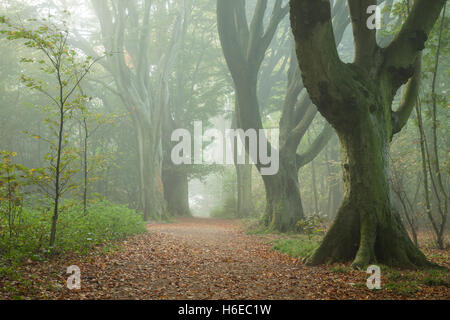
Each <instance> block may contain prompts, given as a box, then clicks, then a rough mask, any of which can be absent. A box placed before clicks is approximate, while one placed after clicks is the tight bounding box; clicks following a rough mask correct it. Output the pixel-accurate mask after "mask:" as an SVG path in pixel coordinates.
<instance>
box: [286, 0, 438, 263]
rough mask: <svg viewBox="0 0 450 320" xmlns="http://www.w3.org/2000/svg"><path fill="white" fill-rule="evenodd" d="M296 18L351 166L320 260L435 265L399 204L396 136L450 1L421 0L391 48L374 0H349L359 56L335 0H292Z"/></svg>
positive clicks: (305, 65) (305, 58)
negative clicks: (346, 39)
mask: <svg viewBox="0 0 450 320" xmlns="http://www.w3.org/2000/svg"><path fill="white" fill-rule="evenodd" d="M290 3H291V25H292V29H293V33H294V37H295V41H296V48H297V57H298V61H299V65H300V69H301V70H302V77H303V81H304V84H305V87H306V88H307V89H308V92H309V94H310V97H311V100H312V101H313V102H314V103H315V104H316V106H317V108H318V109H319V111H320V112H321V114H322V115H323V116H324V117H325V118H326V119H327V121H328V122H330V123H331V124H332V125H333V127H334V128H335V129H336V131H337V133H338V136H339V139H340V143H341V154H342V163H343V171H344V188H345V196H344V201H343V203H342V205H341V208H340V209H339V212H338V214H337V216H336V219H335V221H334V222H333V225H332V226H331V228H330V230H329V231H328V233H327V234H326V236H325V238H324V240H323V242H322V243H321V245H320V246H319V248H318V249H317V250H316V251H315V252H314V253H313V255H312V256H311V257H310V258H309V260H308V263H309V264H312V265H316V264H321V263H326V262H334V261H348V260H353V266H354V267H357V268H361V267H363V266H366V265H368V264H370V263H376V262H380V263H384V264H387V265H393V266H401V267H408V268H413V267H421V266H426V265H429V263H428V261H427V260H426V258H425V256H424V255H423V254H422V253H421V252H420V251H419V250H418V249H417V248H416V247H415V246H414V244H413V243H412V242H411V240H410V239H409V237H408V234H407V232H406V230H405V228H404V226H403V224H402V222H401V219H400V216H399V214H398V213H397V212H396V211H395V210H393V208H392V205H391V190H390V184H389V174H390V173H389V144H390V141H391V139H392V137H393V135H394V134H395V133H397V132H399V131H400V130H401V128H402V127H403V126H404V125H405V124H406V122H407V120H408V118H409V116H410V114H411V111H412V109H413V107H414V103H415V97H416V96H417V91H418V90H417V89H418V87H419V80H420V52H421V51H422V50H423V48H424V44H425V41H426V39H427V35H428V34H429V32H430V31H431V29H432V27H433V24H434V23H435V21H436V20H437V18H438V16H439V13H440V11H441V9H442V7H443V5H444V3H445V1H443V0H439V1H426V0H416V1H415V2H414V5H413V8H412V10H411V13H410V15H409V17H408V19H407V20H406V22H405V23H404V25H403V26H402V28H401V29H400V32H399V34H398V35H397V37H396V38H395V39H394V40H393V41H392V42H391V43H390V44H389V46H388V47H387V48H384V49H382V48H379V47H378V46H377V44H376V30H369V29H368V28H367V26H366V20H365V19H364V18H363V17H365V8H367V6H368V5H373V4H376V1H374V0H361V1H360V0H358V1H356V0H349V1H348V4H349V9H350V15H351V18H352V19H351V20H352V24H353V34H354V38H355V48H356V50H355V61H354V62H353V63H351V64H344V63H343V62H342V61H341V60H340V58H339V56H338V53H337V48H336V45H335V39H334V34H333V28H332V22H331V10H330V4H329V2H328V1H309V0H291V2H290ZM406 82H409V83H408V87H407V90H406V92H405V99H404V100H403V102H402V104H401V105H400V107H399V109H397V110H395V111H394V110H392V102H393V99H394V95H395V93H396V92H397V90H398V89H399V88H400V86H401V85H403V84H405V83H406Z"/></svg>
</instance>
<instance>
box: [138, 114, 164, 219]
mask: <svg viewBox="0 0 450 320" xmlns="http://www.w3.org/2000/svg"><path fill="white" fill-rule="evenodd" d="M134 123H135V125H136V131H137V142H138V159H139V161H138V162H139V184H140V188H139V190H140V196H139V199H140V205H139V207H140V208H141V209H142V211H143V213H144V219H145V220H146V221H148V220H150V219H162V218H164V216H165V214H166V212H165V211H166V210H165V207H166V206H165V200H164V187H163V183H162V179H161V172H162V160H161V155H160V154H159V152H158V150H159V147H158V146H159V142H158V141H159V140H160V139H159V138H157V137H154V138H153V139H152V137H151V134H150V130H146V126H145V124H142V122H140V121H135V122H134Z"/></svg>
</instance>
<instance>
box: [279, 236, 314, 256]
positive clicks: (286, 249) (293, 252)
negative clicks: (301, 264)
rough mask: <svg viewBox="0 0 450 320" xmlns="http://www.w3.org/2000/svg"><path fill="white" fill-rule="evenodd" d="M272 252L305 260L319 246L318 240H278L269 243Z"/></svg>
mask: <svg viewBox="0 0 450 320" xmlns="http://www.w3.org/2000/svg"><path fill="white" fill-rule="evenodd" d="M271 243H272V244H273V245H272V250H277V251H280V252H283V253H286V254H288V255H290V256H292V257H295V258H307V257H309V256H310V255H311V254H312V253H313V252H314V250H315V249H316V248H317V247H318V246H319V244H320V242H319V241H318V239H312V238H305V237H300V238H289V239H279V240H274V241H272V242H271Z"/></svg>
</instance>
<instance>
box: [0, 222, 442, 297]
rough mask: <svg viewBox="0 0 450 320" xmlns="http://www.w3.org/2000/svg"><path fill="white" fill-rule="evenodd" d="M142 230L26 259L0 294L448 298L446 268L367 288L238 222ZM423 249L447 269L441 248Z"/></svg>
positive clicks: (343, 270)
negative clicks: (71, 285) (87, 249)
mask: <svg viewBox="0 0 450 320" xmlns="http://www.w3.org/2000/svg"><path fill="white" fill-rule="evenodd" d="M148 230H149V232H148V233H146V234H142V235H138V236H134V237H131V238H129V239H127V240H125V241H122V242H121V243H119V244H117V245H115V246H112V247H111V246H110V247H106V248H105V247H102V248H98V249H97V250H94V251H93V252H91V253H90V254H88V255H84V256H78V255H66V256H61V257H57V258H54V259H52V260H50V261H46V262H32V261H29V262H28V263H26V264H24V265H23V266H22V267H21V273H22V275H21V276H20V277H18V278H15V279H10V278H6V277H3V278H0V298H3V299H264V300H265V299H289V300H292V299H295V300H297V299H450V288H449V282H448V280H449V279H448V277H449V273H448V270H446V271H444V277H446V279H444V280H442V273H440V275H441V278H440V280H439V281H437V280H436V279H433V278H426V279H424V277H422V276H419V273H414V272H409V273H408V272H403V271H392V270H391V271H389V274H388V275H384V274H383V277H382V287H383V288H382V289H381V290H369V289H367V287H366V280H367V277H368V276H369V275H368V274H366V273H365V272H364V271H357V270H351V269H350V268H348V266H345V265H342V266H334V267H330V266H329V267H323V266H321V267H310V266H306V265H303V264H302V263H301V262H300V261H298V260H297V259H294V258H292V257H290V256H288V255H285V254H282V253H279V252H278V251H274V250H272V249H271V245H270V244H269V243H268V241H267V239H265V238H264V237H259V236H255V235H248V234H246V232H245V230H243V226H242V224H241V223H240V222H239V221H233V220H213V219H199V218H185V219H179V220H177V221H176V222H174V223H165V224H149V225H148ZM425 253H426V254H427V256H429V258H430V259H431V260H433V261H435V262H438V263H440V264H441V265H446V266H447V268H448V267H450V253H449V251H448V250H447V251H439V250H431V249H430V250H425ZM71 265H77V266H78V267H79V268H80V270H81V289H80V290H69V289H67V287H66V281H67V278H68V277H69V275H68V274H66V270H67V267H68V266H71ZM416 275H417V277H416ZM419 278H420V280H419Z"/></svg>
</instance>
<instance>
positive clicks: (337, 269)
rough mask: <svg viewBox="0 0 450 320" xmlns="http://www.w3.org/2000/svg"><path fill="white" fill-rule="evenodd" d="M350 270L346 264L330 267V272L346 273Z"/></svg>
mask: <svg viewBox="0 0 450 320" xmlns="http://www.w3.org/2000/svg"><path fill="white" fill-rule="evenodd" d="M351 270H352V268H351V267H348V266H334V267H331V268H330V271H331V272H336V273H343V274H347V273H349V272H350V271H351Z"/></svg>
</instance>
